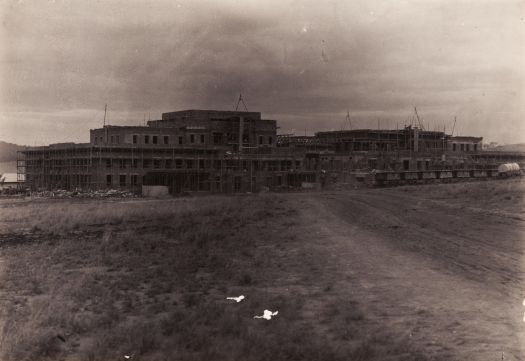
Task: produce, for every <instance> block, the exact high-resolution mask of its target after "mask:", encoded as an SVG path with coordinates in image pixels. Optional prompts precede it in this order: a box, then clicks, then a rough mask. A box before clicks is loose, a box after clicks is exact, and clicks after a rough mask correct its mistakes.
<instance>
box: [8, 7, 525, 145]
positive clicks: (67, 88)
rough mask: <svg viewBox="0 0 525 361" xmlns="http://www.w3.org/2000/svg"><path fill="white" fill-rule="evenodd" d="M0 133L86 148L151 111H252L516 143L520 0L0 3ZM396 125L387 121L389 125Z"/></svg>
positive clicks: (523, 83) (524, 125) (306, 121)
mask: <svg viewBox="0 0 525 361" xmlns="http://www.w3.org/2000/svg"><path fill="white" fill-rule="evenodd" d="M1 4H2V5H0V14H1V15H0V17H1V21H2V26H1V32H0V37H1V39H0V59H1V67H0V125H1V127H0V140H4V141H9V142H16V143H19V144H29V145H39V144H47V143H50V142H65V141H75V142H80V141H87V140H88V136H89V129H90V128H95V127H99V126H101V125H102V120H103V116H104V104H106V103H107V104H108V118H107V119H108V123H110V124H116V125H121V124H140V123H141V122H142V121H143V119H144V114H146V118H148V117H151V119H155V118H159V117H160V115H161V113H162V112H168V111H173V110H182V109H224V110H232V109H233V107H234V106H235V103H236V100H237V97H238V94H239V91H242V93H243V96H244V98H245V101H246V104H247V106H248V109H249V110H250V111H261V112H262V113H263V117H265V118H270V119H277V120H278V122H279V123H278V124H279V125H280V127H281V129H280V130H279V131H280V132H282V133H290V132H295V133H296V134H304V133H305V132H307V133H309V134H310V133H313V132H314V131H317V130H330V129H341V128H342V127H344V126H346V128H348V125H345V123H344V120H345V115H346V112H347V110H348V111H349V112H350V116H351V121H352V127H353V128H376V127H377V126H378V124H379V126H380V127H381V128H386V127H390V128H395V127H396V126H399V127H401V126H403V124H405V123H407V122H409V121H410V118H411V117H412V116H413V114H414V105H416V106H417V108H418V112H419V114H420V116H421V117H422V118H423V122H424V124H425V126H426V128H428V129H432V130H433V129H440V130H442V129H443V127H446V130H447V133H450V131H451V129H452V124H453V121H454V116H456V117H457V124H456V129H455V134H456V135H457V134H458V133H459V134H460V135H476V136H483V137H484V138H485V141H497V142H500V143H517V142H525V21H524V17H525V2H524V1H517V0H490V1H488V0H425V1H424V0H420V1H416V0H411V1H402V0H397V1H390V0H388V1H377V0H374V1H370V0H366V1H364V0H363V1H356V0H346V1H342V0H334V1H287V0H279V1H273V0H271V1H268V0H264V1H263V0H261V1H249V0H243V1H224V0H221V1H218V0H217V1H211V2H199V1H187V2H186V1H180V2H177V1H157V0H156V1H130V0H126V1H98V2H95V1H80V0H79V1H66V0H64V1H60V0H56V1H25V0H24V1H22V0H20V1H3V2H1ZM397 124H398V125H397Z"/></svg>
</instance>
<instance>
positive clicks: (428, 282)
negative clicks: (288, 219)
mask: <svg viewBox="0 0 525 361" xmlns="http://www.w3.org/2000/svg"><path fill="white" fill-rule="evenodd" d="M291 201H292V202H295V203H296V207H297V209H300V210H301V219H302V222H303V229H304V233H303V234H302V235H301V236H302V237H304V238H305V240H309V241H310V242H312V243H315V244H316V246H317V247H319V250H320V251H321V250H323V252H322V253H323V254H324V251H326V250H327V249H328V250H329V254H330V257H331V258H332V259H331V260H330V264H331V265H333V266H331V267H329V268H330V269H329V270H327V272H328V273H329V274H330V275H331V277H332V279H333V282H334V287H335V288H337V289H338V290H339V292H340V294H341V295H342V296H343V297H344V295H345V294H347V295H348V296H349V298H350V296H351V298H353V299H356V300H358V301H359V305H360V306H361V307H362V308H363V310H364V313H365V314H366V315H367V317H368V318H369V319H371V320H372V322H376V323H377V325H382V326H384V327H387V328H390V329H392V330H394V331H395V332H396V333H398V334H402V335H406V336H407V337H408V338H410V339H411V340H412V341H413V343H414V344H415V345H417V346H418V347H420V348H421V349H422V350H423V351H424V352H425V353H426V354H428V355H430V356H434V357H436V358H438V359H452V360H481V361H483V360H493V361H495V360H502V359H503V360H523V359H525V347H524V345H523V344H524V342H525V332H524V330H525V328H524V325H525V323H524V321H523V314H524V312H525V307H524V306H523V305H522V302H523V299H524V298H525V287H524V280H525V274H524V270H525V263H524V261H525V256H524V244H525V242H524V241H525V222H524V221H523V220H520V219H515V218H512V217H506V216H501V215H495V214H493V213H490V212H482V211H479V210H478V211H473V210H471V209H468V208H462V207H456V206H448V205H447V204H446V203H443V202H434V201H426V200H424V199H422V198H419V197H417V196H409V195H407V194H405V193H401V192H399V191H395V190H367V191H363V190H361V191H359V192H357V191H356V192H344V193H337V192H336V193H324V194H318V195H314V196H312V195H311V194H310V195H297V196H294V197H291ZM320 254H321V252H320ZM380 327H381V326H380Z"/></svg>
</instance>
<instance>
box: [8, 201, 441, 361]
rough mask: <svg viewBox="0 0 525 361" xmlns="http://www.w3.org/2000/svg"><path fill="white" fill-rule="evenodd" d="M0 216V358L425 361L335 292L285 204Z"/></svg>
mask: <svg viewBox="0 0 525 361" xmlns="http://www.w3.org/2000/svg"><path fill="white" fill-rule="evenodd" d="M0 207H1V209H0V212H1V213H0V214H1V216H0V217H1V218H0V227H1V228H0V229H1V232H0V277H1V278H0V280H1V282H0V309H1V310H2V311H1V324H0V325H1V334H0V351H1V359H2V360H5V361H10V360H17V361H18V360H20V361H22V360H46V359H49V360H86V361H87V360H89V361H95V360H101V361H102V360H104V361H106V360H124V356H126V355H127V356H130V358H131V359H133V360H285V359H286V360H349V359H351V360H427V359H432V357H427V356H426V355H425V354H424V353H421V352H419V351H418V349H417V347H416V346H414V345H413V344H412V343H411V341H410V340H409V339H408V337H407V336H406V334H405V333H401V334H400V333H396V332H394V330H390V329H388V328H387V327H384V326H383V325H378V324H377V322H375V321H374V320H372V319H369V317H368V316H367V315H366V314H364V313H363V311H362V309H361V305H360V300H359V299H357V298H354V297H352V292H349V290H347V289H345V292H344V293H342V292H341V290H339V289H338V288H337V282H336V280H334V279H333V275H332V274H331V272H330V270H332V269H333V268H334V265H333V264H332V263H331V262H330V257H328V256H327V255H324V254H323V252H324V251H323V250H322V249H320V248H319V247H318V245H316V244H315V243H309V242H305V241H304V240H305V239H306V238H307V237H305V236H306V235H304V234H303V233H302V231H301V230H302V229H303V228H302V227H303V225H302V223H301V222H303V221H302V220H301V217H300V215H299V211H298V209H296V207H294V206H293V204H292V203H291V202H290V201H289V199H288V196H287V195H260V196H256V195H251V196H238V197H232V198H226V197H215V196H209V197H203V198H189V199H172V200H104V201H96V200H89V201H77V200H38V201H27V200H3V201H1V202H0ZM241 294H242V295H244V296H245V297H246V299H245V300H244V301H242V302H240V303H236V302H233V301H229V300H226V297H230V296H239V295H241ZM265 309H269V310H272V311H278V312H279V313H278V315H277V316H275V317H274V318H273V319H271V320H264V319H254V318H253V317H254V315H260V314H262V312H263V310H265Z"/></svg>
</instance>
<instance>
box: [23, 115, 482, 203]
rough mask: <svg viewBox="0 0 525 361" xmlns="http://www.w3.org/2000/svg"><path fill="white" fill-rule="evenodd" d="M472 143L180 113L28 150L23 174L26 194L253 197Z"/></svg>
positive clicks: (421, 163)
mask: <svg viewBox="0 0 525 361" xmlns="http://www.w3.org/2000/svg"><path fill="white" fill-rule="evenodd" d="M451 139H452V141H451ZM469 139H470V138H469ZM469 139H465V137H450V136H448V135H446V134H445V133H443V132H430V131H422V130H420V129H418V128H412V127H406V128H404V129H401V130H371V129H357V130H349V131H332V132H319V133H317V134H316V135H315V136H310V137H309V136H304V137H297V136H293V135H280V136H278V135H277V122H276V121H275V120H269V119H263V118H262V117H261V113H259V112H239V111H218V110H184V111H176V112H169V113H164V114H162V118H161V119H159V120H153V121H149V122H148V123H147V125H145V126H114V125H107V126H104V127H102V128H98V129H92V130H90V141H89V143H83V144H75V143H61V144H52V145H49V146H45V147H32V148H28V149H27V150H25V151H23V152H21V155H22V158H21V160H20V162H19V173H21V174H23V177H20V178H24V179H25V186H26V187H28V188H30V189H70V190H71V189H104V188H121V189H130V190H135V191H137V192H138V191H140V189H141V187H142V185H165V186H167V187H168V188H169V191H170V192H171V193H180V192H185V191H204V192H222V193H231V192H256V191H260V190H262V189H282V188H290V187H301V185H303V184H304V183H305V182H306V183H324V182H325V181H326V180H327V179H328V178H338V179H341V178H343V179H346V178H345V177H347V175H348V174H350V173H352V172H355V171H370V170H372V169H379V170H428V169H439V168H443V167H445V166H446V164H445V163H444V162H446V159H451V158H450V157H451V155H452V159H456V158H457V159H459V158H460V157H462V155H463V154H468V153H472V152H479V151H480V150H481V146H480V144H481V138H472V139H473V140H469ZM474 140H475V142H474ZM469 141H471V142H472V143H468V142H469ZM459 142H461V143H459ZM454 144H478V145H476V146H475V147H474V145H472V146H470V145H469V146H468V147H465V146H463V149H461V147H459V146H457V145H456V146H454ZM447 157H448V158H447ZM454 157H455V158H454ZM454 164H455V163H454ZM458 164H464V163H458Z"/></svg>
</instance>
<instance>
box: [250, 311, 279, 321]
mask: <svg viewBox="0 0 525 361" xmlns="http://www.w3.org/2000/svg"><path fill="white" fill-rule="evenodd" d="M278 313H279V311H275V312H272V311H270V310H264V314H263V315H262V316H253V318H264V319H265V320H271V319H272V316H277V314H278Z"/></svg>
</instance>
